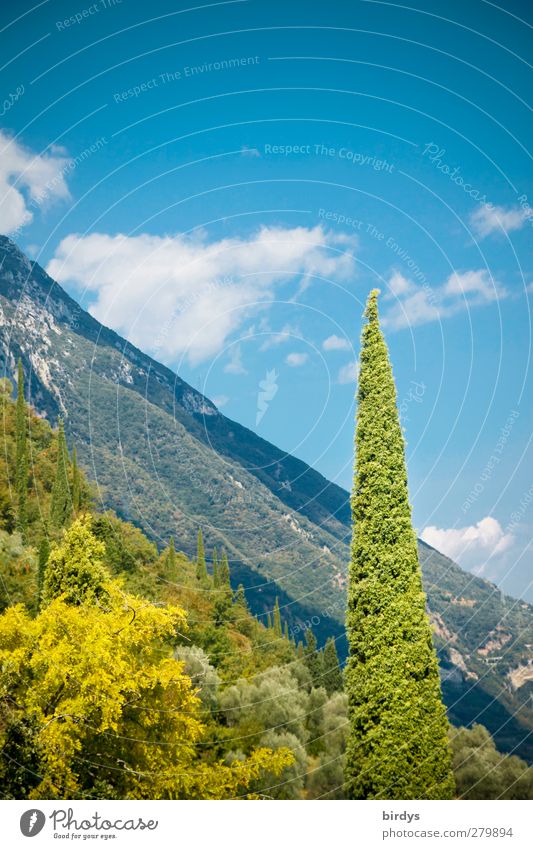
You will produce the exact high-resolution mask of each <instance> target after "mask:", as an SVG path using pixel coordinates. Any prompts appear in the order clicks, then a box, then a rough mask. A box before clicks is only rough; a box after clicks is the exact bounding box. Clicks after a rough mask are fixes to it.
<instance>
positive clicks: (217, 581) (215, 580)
mask: <svg viewBox="0 0 533 849" xmlns="http://www.w3.org/2000/svg"><path fill="white" fill-rule="evenodd" d="M213 586H214V587H219V586H220V572H219V569H218V555H217V549H216V546H215V548H214V549H213Z"/></svg>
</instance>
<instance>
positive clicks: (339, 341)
mask: <svg viewBox="0 0 533 849" xmlns="http://www.w3.org/2000/svg"><path fill="white" fill-rule="evenodd" d="M322 347H323V349H324V351H350V350H351V348H352V346H351V345H350V341H349V339H343V338H342V337H341V336H335V334H333V336H328V338H327V339H324V341H323V342H322Z"/></svg>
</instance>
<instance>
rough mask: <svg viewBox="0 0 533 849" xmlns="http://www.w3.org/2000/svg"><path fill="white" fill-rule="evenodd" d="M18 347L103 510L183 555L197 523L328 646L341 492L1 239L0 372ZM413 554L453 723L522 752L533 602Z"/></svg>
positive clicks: (343, 503)
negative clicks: (478, 726) (475, 727)
mask: <svg viewBox="0 0 533 849" xmlns="http://www.w3.org/2000/svg"><path fill="white" fill-rule="evenodd" d="M19 356H20V357H22V361H23V364H24V369H25V373H26V375H27V384H28V394H29V400H30V401H31V403H32V404H33V406H34V407H35V408H36V410H37V411H38V412H39V413H40V414H41V415H44V416H46V417H47V418H48V419H49V420H50V421H51V422H52V423H54V422H55V421H56V419H57V416H58V415H62V416H64V418H65V425H66V431H67V435H68V439H69V443H70V444H71V445H72V443H73V442H74V441H75V442H76V445H77V449H78V457H79V459H80V461H81V463H82V465H83V466H84V467H85V470H86V471H87V473H88V474H89V476H90V477H92V478H93V480H94V481H95V482H96V485H97V492H98V497H99V499H100V500H101V503H102V504H103V505H105V506H108V507H112V508H114V509H115V510H116V511H117V512H118V513H119V514H120V515H121V516H123V517H124V518H126V519H129V520H130V521H133V522H134V523H136V524H138V525H139V526H140V527H142V528H143V530H144V531H145V532H146V533H147V534H148V535H149V536H151V537H152V538H153V539H154V540H156V541H157V542H159V543H162V542H165V543H166V541H167V540H168V538H169V537H170V536H171V535H173V536H174V537H175V539H176V543H177V545H178V547H180V548H182V549H183V550H185V551H186V552H187V553H189V554H192V553H194V550H195V545H196V535H197V530H198V527H199V526H201V527H202V529H203V531H204V538H205V540H206V550H207V551H208V552H209V550H210V548H211V547H212V546H213V545H217V546H218V547H220V546H224V547H225V549H226V551H227V552H228V555H229V558H230V560H231V565H232V570H231V571H232V580H233V582H234V583H235V584H236V583H239V582H242V583H243V584H244V585H245V587H246V588H247V595H248V598H249V601H250V604H251V606H252V608H253V609H254V610H255V611H256V612H261V611H263V610H266V609H269V608H271V607H272V606H273V603H274V599H275V597H276V596H278V597H279V601H280V605H281V609H282V617H283V619H284V620H285V619H286V620H288V622H289V625H290V628H291V629H292V630H293V633H294V634H295V635H296V637H297V639H298V638H301V633H302V631H303V629H304V627H305V625H306V623H309V624H312V626H313V629H314V631H315V633H316V634H317V637H318V638H319V640H320V641H323V640H324V639H325V638H326V637H327V636H329V635H330V634H333V635H335V636H337V637H338V638H339V650H340V653H341V654H342V652H343V650H344V648H343V647H344V638H343V632H344V603H345V601H344V598H345V585H346V565H347V562H348V558H349V548H348V543H349V536H350V507H349V496H348V493H347V492H346V491H344V490H342V489H341V488H340V487H338V486H336V485H335V484H333V483H331V482H330V481H327V480H326V479H325V478H324V477H322V475H320V474H319V473H318V472H316V471H315V470H314V469H312V468H310V467H309V466H307V465H306V464H305V463H303V462H302V461H301V460H298V459H297V458H295V457H292V456H291V455H286V454H285V453H284V452H283V451H281V450H280V449H278V448H276V447H275V446H274V445H271V444H270V443H268V442H266V441H265V440H263V439H261V438H260V437H258V436H257V435H256V434H254V433H253V432H252V431H250V430H248V429H247V428H245V427H243V426H242V425H240V424H238V423H237V422H232V421H231V420H229V419H227V418H226V417H225V416H223V415H222V414H221V413H220V412H219V410H218V409H217V408H216V406H215V405H214V404H213V403H212V402H211V401H210V400H209V399H208V398H206V397H205V396H203V395H202V394H201V393H199V392H197V391H196V390H195V389H194V388H193V387H191V386H189V385H188V384H187V383H185V381H183V380H181V379H180V378H179V377H178V376H177V375H175V374H174V373H173V372H172V371H170V369H167V368H166V367H165V366H163V365H161V364H160V363H157V362H156V361H155V360H153V359H151V358H150V357H148V356H146V355H145V354H143V353H142V352H141V351H139V350H138V349H137V348H135V347H133V346H131V345H130V344H129V343H128V342H127V341H126V340H125V339H123V338H122V337H120V336H118V335H117V334H116V333H114V332H113V331H111V330H109V329H108V328H105V327H103V325H101V324H100V323H99V322H98V321H96V320H95V319H94V318H92V317H91V316H90V315H89V314H88V313H87V312H85V311H84V310H83V309H81V307H79V305H78V304H76V302H75V301H74V300H72V298H70V297H69V296H68V295H67V294H66V293H65V292H64V291H63V290H62V289H61V287H60V286H59V285H58V284H57V283H55V282H54V281H53V280H52V279H51V278H50V277H49V276H48V275H47V274H46V273H45V272H44V271H43V269H42V268H40V266H39V265H37V264H36V263H33V262H30V261H29V260H28V259H27V258H26V257H25V256H24V255H23V254H22V253H21V252H20V251H19V249H18V248H17V247H16V246H15V245H14V244H13V242H11V241H10V240H9V239H6V238H5V237H0V366H1V369H2V374H3V375H4V376H7V377H10V378H11V379H13V378H14V375H15V372H16V362H17V359H18V357H19ZM419 554H420V560H421V563H422V569H423V573H424V584H425V589H426V592H427V595H428V605H429V608H430V611H431V615H432V621H433V623H434V630H435V643H436V645H437V648H438V651H439V657H440V662H441V670H442V682H443V692H444V696H445V699H446V702H447V704H448V707H449V713H450V717H451V719H452V720H453V721H454V722H456V723H462V724H465V723H469V722H474V721H477V722H481V723H483V724H484V725H486V726H487V727H488V728H489V730H490V731H491V732H492V733H493V734H494V736H495V738H496V741H497V743H498V746H499V747H500V749H504V750H505V749H506V750H511V749H513V748H514V749H515V751H516V752H517V753H518V754H521V755H522V756H523V757H525V758H527V759H529V760H530V761H533V733H531V736H529V737H528V734H530V732H531V731H532V730H533V710H532V709H531V695H532V693H533V681H532V680H531V676H530V674H529V670H530V665H531V663H533V655H532V652H531V646H532V645H533V608H532V607H531V606H530V605H527V604H525V603H524V602H518V601H516V600H514V599H511V598H508V597H505V596H502V595H501V594H500V592H499V590H498V589H497V588H496V587H494V586H493V585H492V584H490V583H488V582H487V581H483V580H481V579H479V578H475V577H473V576H472V575H468V574H466V573H465V572H463V571H462V570H461V569H460V568H459V567H458V566H456V565H455V564H454V563H452V561H450V560H448V558H446V557H443V556H442V555H441V554H439V553H438V552H437V551H435V550H434V549H432V548H430V547H429V546H427V545H425V544H424V543H420V544H419ZM515 747H516V748H515Z"/></svg>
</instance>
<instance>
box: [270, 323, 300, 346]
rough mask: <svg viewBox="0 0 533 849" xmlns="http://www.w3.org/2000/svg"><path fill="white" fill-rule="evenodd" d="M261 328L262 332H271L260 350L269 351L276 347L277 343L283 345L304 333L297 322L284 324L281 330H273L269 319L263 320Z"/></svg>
mask: <svg viewBox="0 0 533 849" xmlns="http://www.w3.org/2000/svg"><path fill="white" fill-rule="evenodd" d="M259 326H260V328H261V332H262V333H270V335H269V336H268V337H267V339H266V340H265V341H264V342H263V344H262V345H261V347H260V349H259V350H260V351H268V350H269V349H270V348H275V347H276V346H277V345H282V344H283V343H284V342H288V341H289V339H293V338H294V337H295V336H296V337H297V338H300V339H301V337H302V333H301V330H300V328H299V327H298V326H297V325H295V324H289V323H287V324H284V325H283V327H282V328H281V330H278V331H276V332H275V331H271V330H270V327H269V324H268V321H263V320H262V321H261V322H260V325H259Z"/></svg>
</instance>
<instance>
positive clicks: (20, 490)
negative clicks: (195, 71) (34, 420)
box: [15, 359, 28, 539]
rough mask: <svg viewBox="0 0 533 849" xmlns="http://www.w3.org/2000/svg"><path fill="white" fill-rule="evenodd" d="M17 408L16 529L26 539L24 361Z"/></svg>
mask: <svg viewBox="0 0 533 849" xmlns="http://www.w3.org/2000/svg"><path fill="white" fill-rule="evenodd" d="M17 377H18V379H17V407H16V418H15V439H16V466H15V483H16V490H17V513H16V528H17V530H18V531H20V533H21V535H22V538H23V539H24V537H25V534H26V529H27V527H28V513H27V509H28V504H27V501H28V439H27V434H26V428H27V423H26V401H25V399H24V370H23V368H22V360H20V359H19V361H18V376H17Z"/></svg>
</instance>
